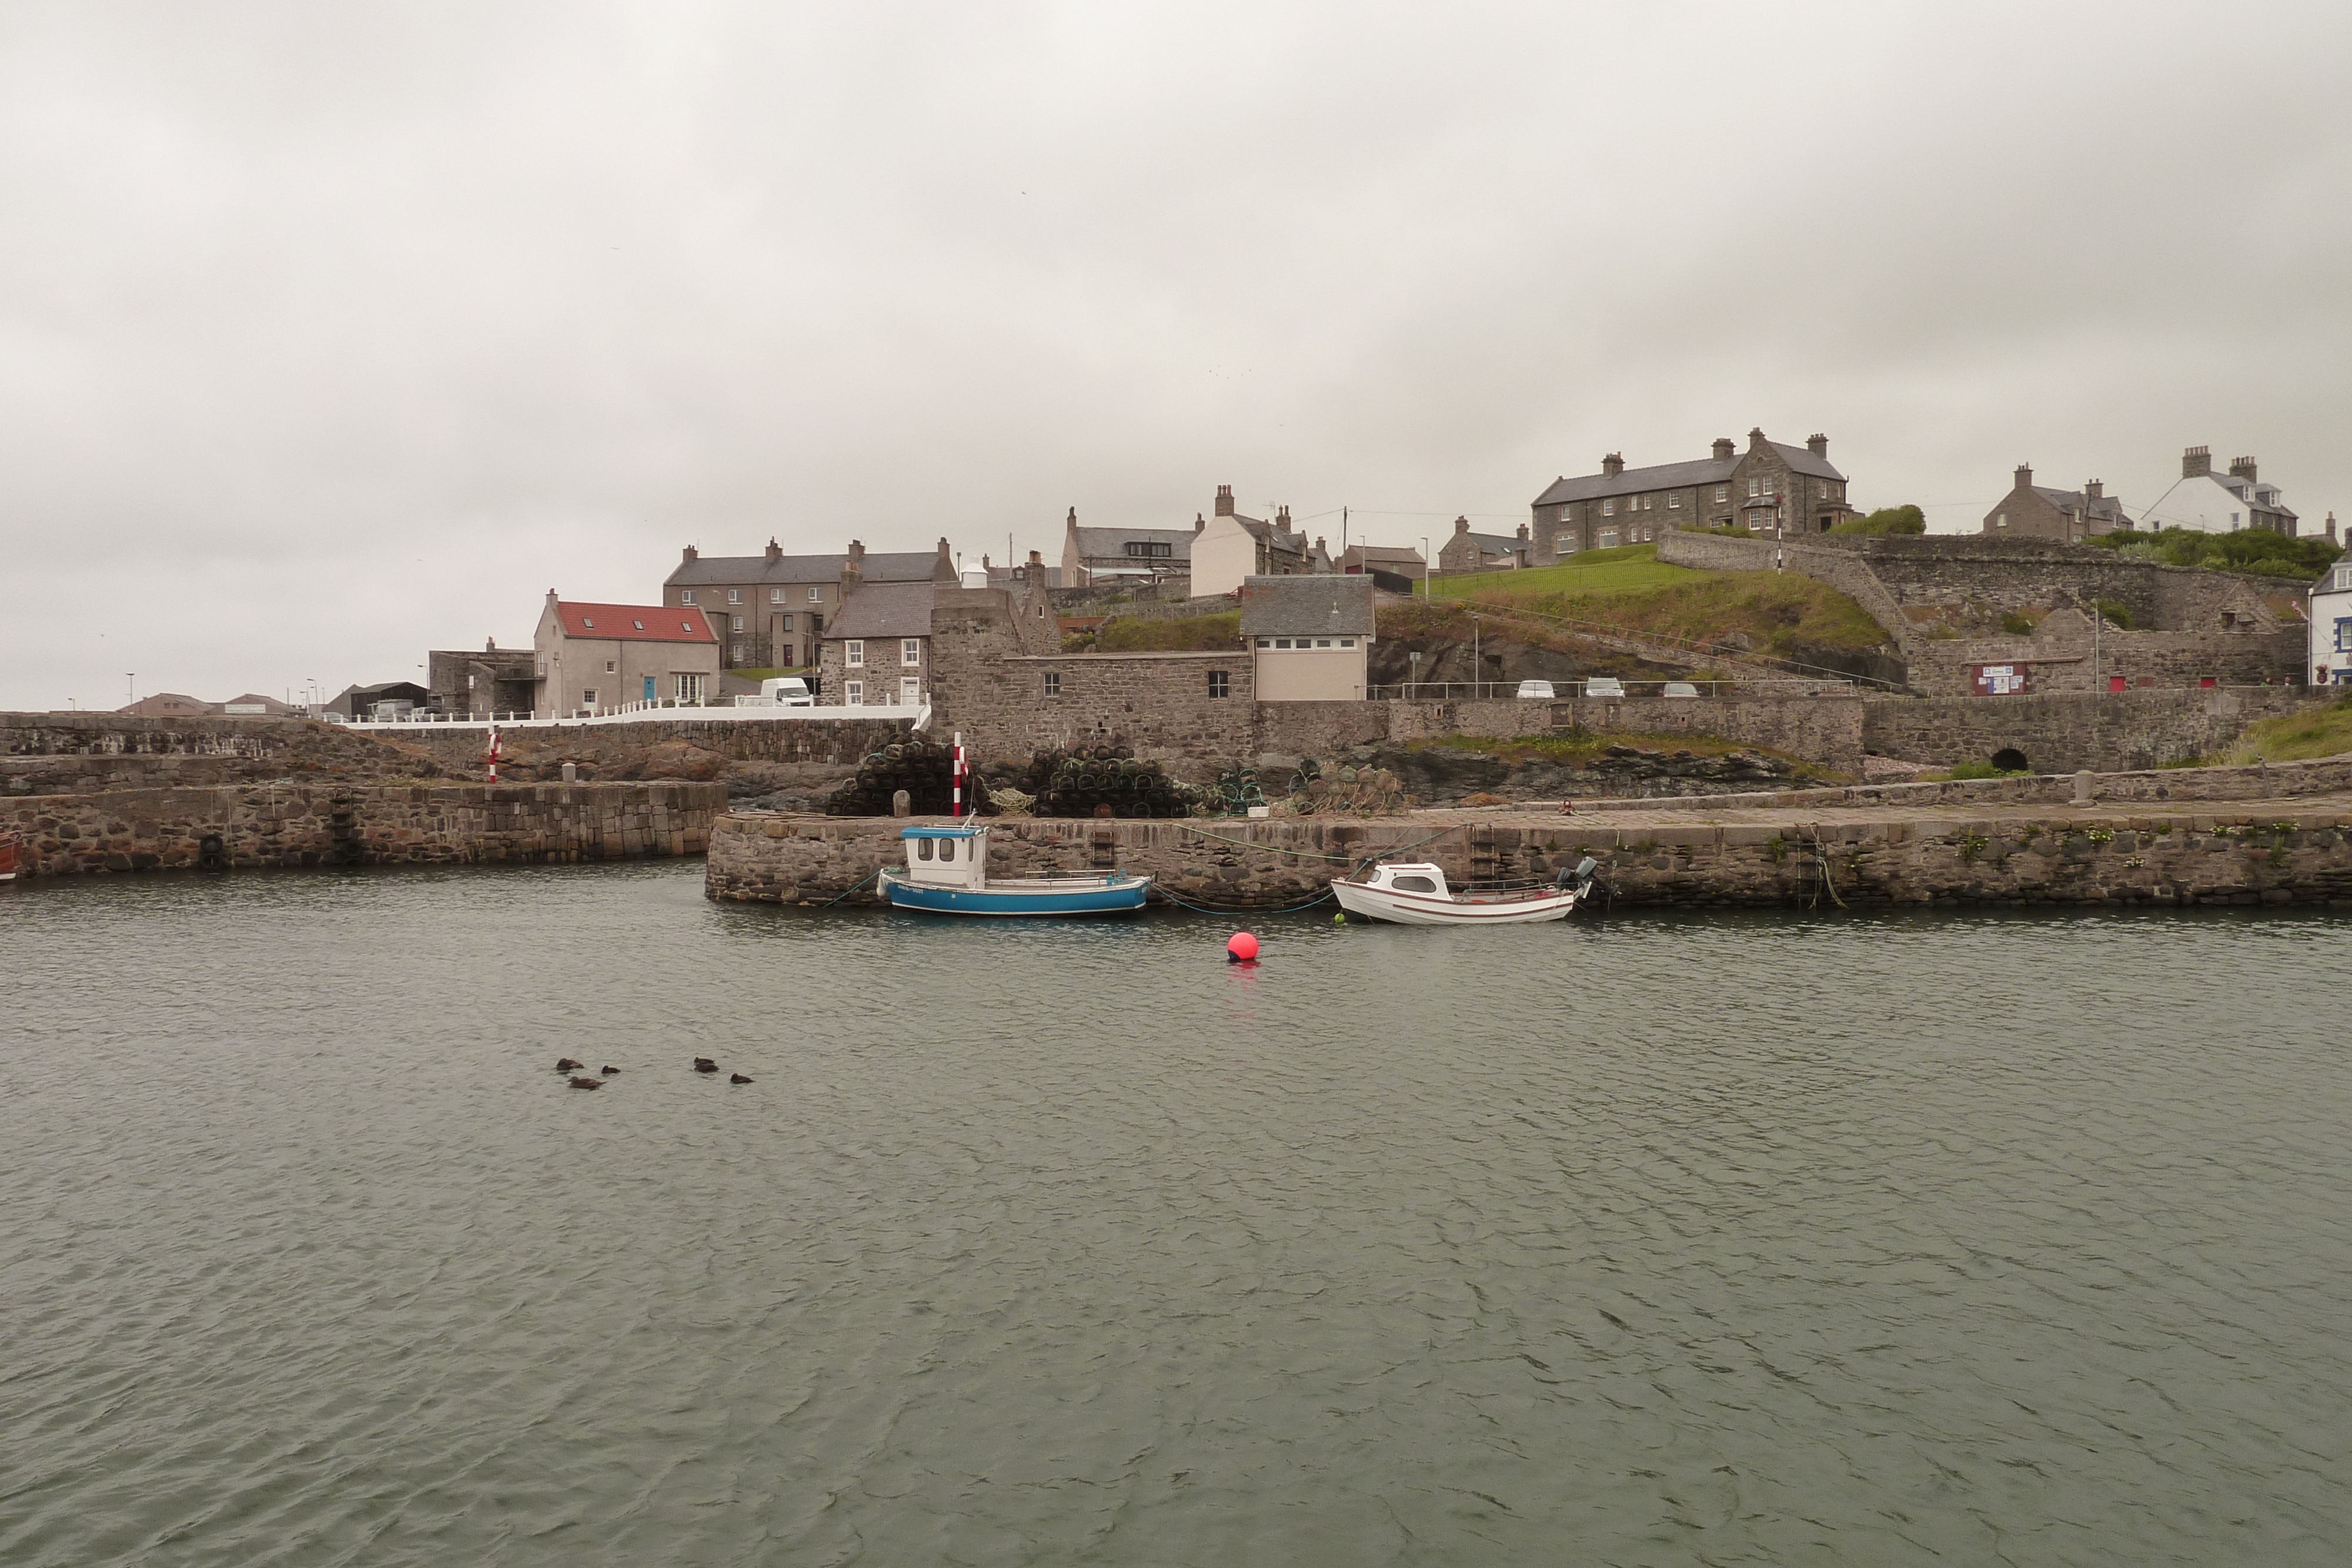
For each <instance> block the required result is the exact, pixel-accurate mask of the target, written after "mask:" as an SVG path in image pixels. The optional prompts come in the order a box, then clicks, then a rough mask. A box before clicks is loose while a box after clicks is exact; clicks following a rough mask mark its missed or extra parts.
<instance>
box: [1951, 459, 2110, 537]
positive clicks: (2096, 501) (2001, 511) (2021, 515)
mask: <svg viewBox="0 0 2352 1568" xmlns="http://www.w3.org/2000/svg"><path fill="white" fill-rule="evenodd" d="M2131 526H2132V520H2131V518H2130V517H2129V516H2127V515H2126V513H2125V511H2124V507H2123V503H2122V502H2121V501H2118V500H2116V498H2115V497H2113V496H2110V495H2108V494H2107V493H2106V486H2105V485H2103V484H2102V483H2100V481H2098V480H2096V479H2092V480H2089V481H2087V482H2085V483H2084V486H2083V487H2082V488H2081V489H2079V490H2055V489H2053V488H2051V487H2050V486H2047V485H2037V484H2035V483H2034V482H2033V468H2032V465H2030V464H2025V463H2021V464H2019V465H2017V475H2016V482H2015V483H2014V484H2012V485H2011V486H2010V491H2009V494H2008V495H2006V496H2003V497H2001V498H2000V500H1999V501H1998V502H1996V503H1995V504H1994V506H1993V508H1992V510H1991V511H1990V512H1987V513H1986V514H1985V515H1984V528H1983V531H1984V532H1985V533H1989V534H1998V535H2001V536H2004V537H2006V538H2013V539H2028V538H2031V539H2060V540H2063V541H2064V542H2065V543H2068V544H2079V543H2080V542H2082V541H2083V540H2084V539H2086V538H2090V537H2091V536H2092V535H2094V534H2107V533H2113V532H2115V530H2116V529H2117V528H2129V527H2131Z"/></svg>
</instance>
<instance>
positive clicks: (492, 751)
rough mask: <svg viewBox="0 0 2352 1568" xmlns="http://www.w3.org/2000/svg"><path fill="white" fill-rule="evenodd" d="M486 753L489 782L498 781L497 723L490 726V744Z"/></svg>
mask: <svg viewBox="0 0 2352 1568" xmlns="http://www.w3.org/2000/svg"><path fill="white" fill-rule="evenodd" d="M486 755H487V756H488V758H489V759H490V782H491V783H493V784H495V783H497V782H498V781H499V727H498V726H497V725H492V726H490V744H489V748H488V752H487V753H486Z"/></svg>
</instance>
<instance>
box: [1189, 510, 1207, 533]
mask: <svg viewBox="0 0 2352 1568" xmlns="http://www.w3.org/2000/svg"><path fill="white" fill-rule="evenodd" d="M1208 526H1209V525H1208V521H1207V519H1205V518H1203V517H1202V516H1201V514H1200V513H1198V512H1195V513H1193V514H1192V531H1193V532H1194V533H1196V534H1197V533H1199V532H1200V531H1201V530H1202V528H1207V527H1208Z"/></svg>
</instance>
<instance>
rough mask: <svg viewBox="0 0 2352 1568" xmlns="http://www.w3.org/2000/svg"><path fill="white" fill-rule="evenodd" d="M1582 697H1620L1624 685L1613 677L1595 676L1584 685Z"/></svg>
mask: <svg viewBox="0 0 2352 1568" xmlns="http://www.w3.org/2000/svg"><path fill="white" fill-rule="evenodd" d="M1584 695H1586V696H1589V697H1622V696H1623V695H1625V684H1624V683H1623V682H1622V681H1620V680H1619V679H1618V678H1617V677H1616V676H1614V675H1595V676H1593V677H1592V678H1591V680H1589V681H1587V682H1585V683H1584Z"/></svg>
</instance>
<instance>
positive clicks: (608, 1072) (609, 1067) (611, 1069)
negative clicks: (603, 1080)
mask: <svg viewBox="0 0 2352 1568" xmlns="http://www.w3.org/2000/svg"><path fill="white" fill-rule="evenodd" d="M618 1071H621V1070H620V1069H619V1068H617V1067H615V1066H614V1065H613V1064H612V1063H611V1062H609V1061H608V1062H606V1063H605V1064H604V1076H605V1077H607V1078H610V1077H612V1076H613V1074H614V1073H615V1072H618Z"/></svg>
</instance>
